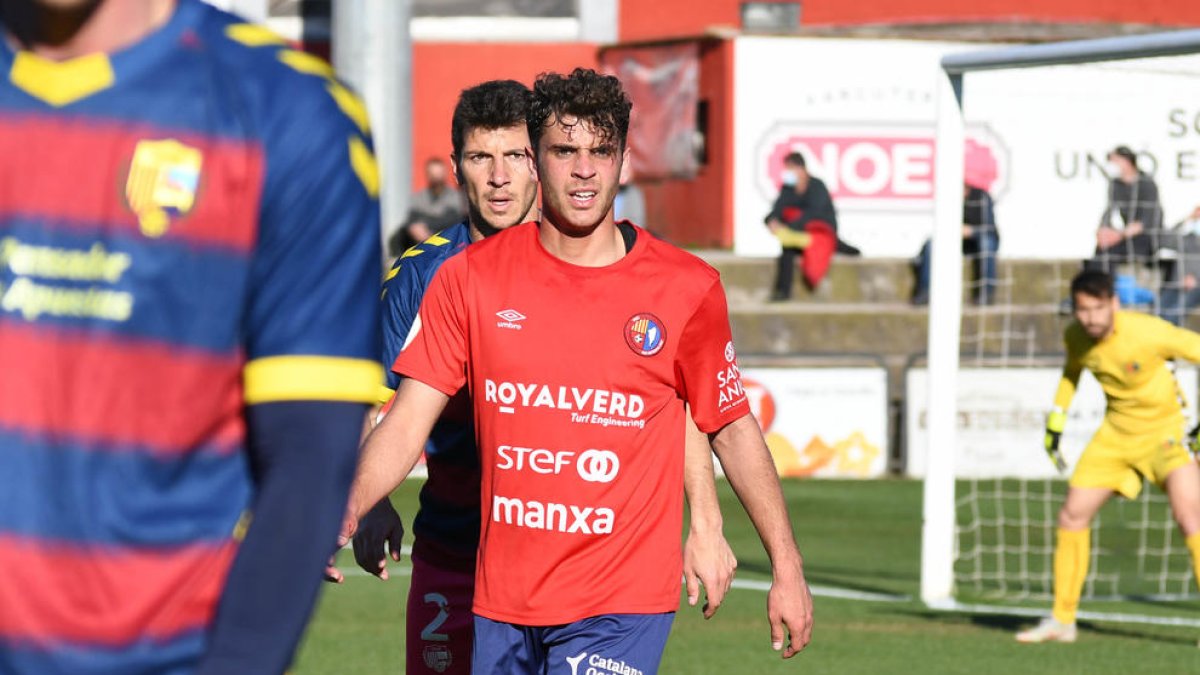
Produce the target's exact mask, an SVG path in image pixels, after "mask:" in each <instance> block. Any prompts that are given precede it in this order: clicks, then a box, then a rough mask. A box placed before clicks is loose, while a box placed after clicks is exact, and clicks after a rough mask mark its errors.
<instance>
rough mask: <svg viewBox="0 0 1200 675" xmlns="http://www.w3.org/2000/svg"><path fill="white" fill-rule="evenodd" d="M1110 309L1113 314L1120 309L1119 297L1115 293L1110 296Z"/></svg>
mask: <svg viewBox="0 0 1200 675" xmlns="http://www.w3.org/2000/svg"><path fill="white" fill-rule="evenodd" d="M1112 308H1113V311H1114V312H1115V311H1117V310H1118V309H1121V296H1120V295H1118V294H1117V293H1113V294H1112Z"/></svg>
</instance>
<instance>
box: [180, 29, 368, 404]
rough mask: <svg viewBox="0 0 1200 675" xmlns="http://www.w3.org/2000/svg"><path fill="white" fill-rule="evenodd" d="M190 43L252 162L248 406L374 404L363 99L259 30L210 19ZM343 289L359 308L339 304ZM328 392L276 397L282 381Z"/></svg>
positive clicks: (324, 67) (323, 65)
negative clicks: (245, 125) (256, 153)
mask: <svg viewBox="0 0 1200 675" xmlns="http://www.w3.org/2000/svg"><path fill="white" fill-rule="evenodd" d="M201 26H202V27H201V28H200V34H199V35H198V36H197V39H198V40H199V41H200V43H201V44H202V47H201V48H210V46H211V51H212V53H213V55H214V59H215V61H216V72H215V73H214V76H216V77H218V78H220V79H221V81H223V82H229V83H230V84H229V86H230V87H236V88H237V91H236V94H237V95H238V96H237V100H236V101H235V102H234V105H242V106H244V108H245V111H246V114H247V115H248V116H249V118H250V119H249V125H250V129H249V133H250V134H251V135H252V136H254V137H256V138H255V140H256V141H257V143H258V144H259V145H260V147H261V150H262V153H263V161H264V165H265V166H264V169H265V175H264V179H263V182H262V186H261V197H260V210H259V211H260V218H259V224H258V233H257V234H258V237H257V241H256V247H255V259H254V262H253V265H252V268H251V271H250V280H249V281H250V288H251V296H250V300H249V302H250V305H249V308H248V311H247V312H246V318H245V322H246V325H245V335H246V336H247V341H248V344H247V345H246V350H247V356H248V358H249V360H250V362H251V363H250V365H249V366H248V368H247V377H246V388H247V394H246V398H247V401H248V402H250V403H263V402H269V401H272V400H287V399H289V398H309V399H315V400H350V401H362V402H373V401H374V400H375V399H376V397H377V395H378V385H379V382H380V381H381V380H382V377H381V375H380V373H379V370H380V369H379V367H378V365H377V359H378V347H377V345H378V330H377V325H378V324H377V321H378V317H377V311H376V306H375V304H374V302H373V301H371V299H370V298H371V296H372V295H373V293H372V292H371V290H370V289H377V288H378V283H379V277H378V269H379V261H380V257H381V256H380V252H379V245H378V241H377V238H376V237H375V236H370V237H368V236H363V233H364V232H371V233H375V232H378V231H379V205H378V193H379V173H378V169H377V166H376V161H375V156H374V150H373V147H372V142H371V133H370V126H369V123H368V121H367V113H366V108H365V106H364V105H363V103H362V101H361V100H360V99H359V98H358V96H356V95H355V94H354V93H353V92H351V91H350V90H349V89H348V88H347V87H346V86H345V85H344V84H342V83H341V82H339V81H338V80H337V79H336V78H335V77H334V74H333V68H332V67H331V66H330V65H329V64H328V63H327V62H325V61H324V60H323V59H321V58H319V57H317V56H313V55H311V54H308V53H306V52H303V51H300V50H297V49H294V48H292V47H291V46H289V45H288V44H287V43H286V41H284V40H283V39H282V38H280V37H279V36H277V35H275V34H274V33H272V32H271V31H269V30H267V29H266V28H263V27H261V26H258V25H255V24H251V23H246V22H244V21H242V20H240V19H239V18H238V17H235V16H233V15H230V14H226V13H224V12H220V11H218V10H215V9H213V10H209V12H208V15H207V16H206V19H205V21H204V22H203V23H202V24H201ZM347 289H361V290H362V291H363V293H361V298H362V300H361V301H355V302H346V301H345V298H344V295H345V293H346V291H347ZM284 380H292V381H296V382H298V381H308V382H328V383H329V384H328V386H323V387H317V388H312V387H306V388H305V391H303V392H301V391H291V390H288V391H279V390H278V387H277V386H276V383H278V382H281V381H284Z"/></svg>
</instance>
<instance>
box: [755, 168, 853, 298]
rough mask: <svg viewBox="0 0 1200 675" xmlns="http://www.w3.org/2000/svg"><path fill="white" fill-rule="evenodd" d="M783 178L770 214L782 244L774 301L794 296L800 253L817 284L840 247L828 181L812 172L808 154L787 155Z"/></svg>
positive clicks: (807, 274) (812, 283)
mask: <svg viewBox="0 0 1200 675" xmlns="http://www.w3.org/2000/svg"><path fill="white" fill-rule="evenodd" d="M782 182H783V184H782V185H781V186H780V189H779V196H778V197H776V198H775V203H774V204H773V205H772V206H771V212H770V213H769V214H767V217H766V224H767V227H769V228H770V229H771V233H772V234H774V235H775V237H776V238H777V239H779V243H780V245H781V246H782V251H781V252H780V254H779V262H778V266H777V268H776V273H775V287H774V289H773V290H772V292H771V300H772V301H783V300H788V299H790V298H791V297H792V279H793V275H794V274H795V266H796V257H797V256H801V255H803V263H804V276H805V281H806V282H808V284H809V286H816V285H817V284H818V283H820V281H821V279H822V278H823V277H824V275H825V272H826V271H827V270H828V268H829V262H830V259H831V258H832V256H833V253H834V250H835V249H836V247H837V212H836V211H835V210H834V208H833V198H832V197H830V195H829V190H828V189H827V188H826V187H825V183H824V182H823V181H821V179H820V178H816V177H815V176H812V175H811V174H809V173H808V168H807V166H806V164H805V161H804V155H802V154H800V153H799V152H792V153H790V154H788V155H787V156H786V157H784V158H783V175H782Z"/></svg>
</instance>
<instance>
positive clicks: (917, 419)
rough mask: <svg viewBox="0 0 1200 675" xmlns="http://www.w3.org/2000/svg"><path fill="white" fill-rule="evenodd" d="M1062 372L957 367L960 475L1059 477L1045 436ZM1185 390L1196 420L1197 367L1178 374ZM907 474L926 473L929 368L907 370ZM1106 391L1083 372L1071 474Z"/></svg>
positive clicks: (1070, 443) (1073, 419) (1068, 446)
mask: <svg viewBox="0 0 1200 675" xmlns="http://www.w3.org/2000/svg"><path fill="white" fill-rule="evenodd" d="M1061 374H1062V371H1061V370H1060V369H1058V368H963V369H962V370H960V371H958V452H957V453H956V454H955V459H954V473H955V475H956V476H958V477H960V478H999V477H1014V478H1051V477H1055V476H1057V475H1058V474H1057V472H1056V471H1055V469H1054V466H1053V465H1052V464H1051V463H1050V460H1049V459H1047V457H1046V452H1045V450H1044V449H1043V438H1044V436H1045V429H1046V413H1047V411H1049V409H1050V406H1051V405H1052V400H1053V398H1054V392H1055V390H1056V389H1057V387H1058V380H1059V377H1060V376H1061ZM1176 377H1177V378H1178V380H1179V383H1180V386H1181V390H1182V391H1183V394H1184V396H1185V397H1186V399H1187V401H1189V402H1190V406H1189V408H1188V412H1187V413H1186V414H1187V415H1188V417H1189V418H1191V417H1194V411H1195V404H1196V391H1197V386H1196V385H1197V370H1196V369H1195V368H1194V367H1192V366H1187V367H1183V368H1179V369H1178V371H1177V372H1176ZM905 389H906V395H905V401H906V403H907V406H908V409H907V410H906V411H905V429H906V430H907V432H906V435H905V439H906V443H907V449H908V453H907V458H906V459H907V461H906V467H905V473H906V474H908V475H910V476H915V477H921V476H924V475H925V467H926V457H927V456H928V455H927V453H928V444H929V434H928V430H927V429H926V426H925V418H926V414H927V413H928V409H929V377H928V371H926V370H925V369H924V368H913V369H910V370H909V371H908V377H907V382H906V383H905ZM1104 407H1105V404H1104V392H1103V391H1102V390H1101V389H1100V385H1099V384H1098V383H1097V382H1096V380H1095V378H1093V377H1092V375H1091V373H1089V372H1088V371H1086V370H1085V371H1084V372H1083V375H1082V377H1080V379H1079V389H1078V390H1077V391H1076V394H1075V399H1074V400H1073V401H1072V402H1071V407H1070V408H1069V409H1068V411H1067V427H1066V432H1065V433H1064V434H1063V437H1062V442H1061V445H1060V447H1061V448H1062V451H1063V456H1064V458H1065V459H1066V460H1067V464H1068V467H1069V468H1068V471H1070V468H1071V467H1074V466H1075V462H1076V461H1077V460H1078V459H1079V456H1080V455H1081V454H1082V453H1083V449H1084V447H1085V446H1087V443H1088V441H1089V440H1090V439H1091V437H1092V434H1093V433H1094V432H1095V431H1096V429H1097V428H1099V426H1100V422H1101V420H1102V419H1103V418H1104Z"/></svg>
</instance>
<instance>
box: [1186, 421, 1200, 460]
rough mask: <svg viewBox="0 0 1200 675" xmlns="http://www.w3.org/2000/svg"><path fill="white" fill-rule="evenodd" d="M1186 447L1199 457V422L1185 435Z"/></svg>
mask: <svg viewBox="0 0 1200 675" xmlns="http://www.w3.org/2000/svg"><path fill="white" fill-rule="evenodd" d="M1187 447H1188V450H1191V451H1192V454H1193V455H1196V456H1197V457H1200V422H1197V423H1196V426H1194V427H1192V430H1191V431H1189V432H1188V435H1187Z"/></svg>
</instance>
